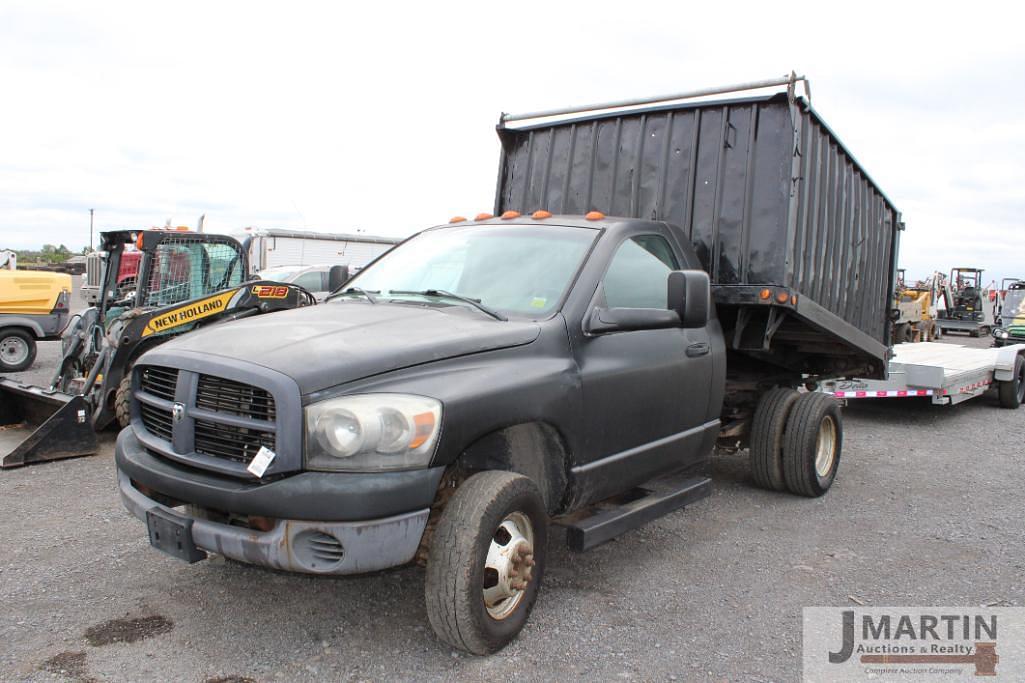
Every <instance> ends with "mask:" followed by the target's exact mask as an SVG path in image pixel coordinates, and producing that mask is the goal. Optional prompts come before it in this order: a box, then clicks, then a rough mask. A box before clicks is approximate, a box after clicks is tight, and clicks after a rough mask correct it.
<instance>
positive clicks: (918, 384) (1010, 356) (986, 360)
mask: <svg viewBox="0 0 1025 683" xmlns="http://www.w3.org/2000/svg"><path fill="white" fill-rule="evenodd" d="M994 387H995V388H996V389H997V393H998V395H999V397H1000V405H1002V406H1003V407H1005V408H1017V407H1018V406H1019V405H1021V404H1022V403H1025V344H1013V345H1010V346H1004V347H1001V348H989V349H979V348H972V347H968V346H960V345H957V344H940V343H935V342H923V343H921V344H901V345H900V346H897V347H895V353H894V356H893V358H892V359H891V360H890V364H889V378H888V379H885V380H864V379H851V380H829V381H826V382H823V383H822V385H821V387H820V391H822V392H825V393H827V394H830V395H832V396H835V397H836V398H839V399H863V398H915V397H923V396H927V397H931V398H932V402H933V403H935V404H938V405H954V404H957V403H961V402H962V401H967V400H969V399H972V398H975V397H976V396H981V395H982V394H984V393H986V391H988V390H989V389H991V388H994Z"/></svg>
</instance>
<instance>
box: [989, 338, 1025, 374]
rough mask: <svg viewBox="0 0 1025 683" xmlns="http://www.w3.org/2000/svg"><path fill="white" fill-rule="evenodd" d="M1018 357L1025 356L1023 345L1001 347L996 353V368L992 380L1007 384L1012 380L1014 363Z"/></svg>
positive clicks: (1024, 345)
mask: <svg viewBox="0 0 1025 683" xmlns="http://www.w3.org/2000/svg"><path fill="white" fill-rule="evenodd" d="M1019 355H1025V344H1013V345H1011V346H1002V347H1000V349H999V350H998V351H997V362H996V367H995V369H994V371H993V379H995V380H997V381H998V382H1009V381H1011V380H1013V379H1014V362H1015V359H1016V358H1017V357H1018V356H1019Z"/></svg>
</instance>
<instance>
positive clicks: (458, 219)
mask: <svg viewBox="0 0 1025 683" xmlns="http://www.w3.org/2000/svg"><path fill="white" fill-rule="evenodd" d="M465 220H466V218H465V217H464V216H452V218H449V219H448V222H449V223H462V222H463V221H465Z"/></svg>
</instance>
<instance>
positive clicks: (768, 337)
mask: <svg viewBox="0 0 1025 683" xmlns="http://www.w3.org/2000/svg"><path fill="white" fill-rule="evenodd" d="M792 85H793V84H792V82H791V89H790V91H789V94H788V93H779V94H777V95H771V96H763V97H746V98H742V99H726V100H719V101H711V102H710V101H701V102H691V103H678V102H677V103H673V104H664V103H663V104H652V103H651V102H652V101H647V102H648V104H646V106H643V107H632V108H630V109H628V110H625V111H624V110H622V109H620V110H617V111H613V112H611V113H609V111H605V112H600V113H591V114H581V113H579V112H577V113H574V112H570V111H568V110H561V111H559V112H558V113H557V114H556V115H555V116H552V115H551V114H552V112H547V113H546V112H539V113H538V114H528V115H524V116H521V117H510V116H504V117H503V119H502V121H501V122H500V123H499V126H498V134H499V137H500V138H501V142H502V159H501V167H500V170H499V178H498V188H497V192H496V199H495V208H496V214H498V213H501V212H503V211H506V210H515V211H520V212H522V213H527V212H531V211H534V210H537V209H546V210H548V211H551V212H552V213H556V214H560V213H561V214H582V213H586V212H588V211H591V210H596V211H601V212H603V213H605V214H607V215H609V216H626V217H632V218H643V219H651V220H659V221H666V222H668V223H672V224H674V225H676V226H678V227H680V228H682V230H683V231H684V232H685V233H686V234H687V235H689V236H690V239H691V240H692V241H693V243H694V245H695V247H696V249H697V252H698V254H699V256H700V257H701V260H702V263H703V265H704V267H705V269H706V270H707V271H708V273H709V275H710V276H711V278H712V283H713V291H714V297H715V299H716V304H717V308H718V311H719V317H720V320H722V322H723V326H724V329H725V330H726V332H727V339H728V340H729V342H730V347H731V348H732V349H733V350H735V351H741V352H743V353H744V354H745V355H747V356H749V357H753V358H756V359H760V360H764V361H768V362H770V363H774V364H776V365H778V366H780V367H782V368H787V369H789V370H791V371H794V370H799V371H801V372H803V373H807V374H811V375H821V376H830V375H832V376H838V375H857V376H859V377H876V378H878V377H883V376H885V373H886V360H887V355H888V348H889V345H890V339H889V328H890V325H889V324H888V313H889V310H890V309H891V308H892V305H893V304H892V296H893V295H892V292H893V291H894V278H895V272H896V259H897V247H898V235H899V230H900V229H902V227H903V226H902V224H901V220H900V214H899V213H898V211H897V210H896V208H894V206H893V204H892V203H891V202H890V201H889V199H887V197H886V196H885V195H884V194H883V193H882V191H880V189H879V188H878V187H877V186H876V185H875V183H874V182H873V181H872V179H871V178H869V177H868V175H867V174H866V173H865V171H864V170H863V169H862V168H861V166H860V165H859V164H858V162H857V161H856V160H855V159H854V157H853V156H852V155H851V154H850V152H848V151H847V149H846V148H845V147H844V146H843V144H842V143H841V142H840V141H839V140H838V139H837V137H836V136H835V135H834V134H833V132H832V131H831V130H830V129H829V128H828V127H827V126H826V124H825V123H824V122H823V121H822V119H821V118H819V116H818V115H817V114H816V113H815V111H814V110H813V109H812V108H811V107H810V105H809V104H808V102H807V101H806V100H805V99H803V98H800V97H796V98H795V97H794V96H793V89H792ZM677 99H678V97H677ZM599 107H600V105H596V106H595V107H589V108H587V109H586V110H587V111H591V110H594V109H597V108H599ZM546 114H548V116H545V115H546ZM766 290H767V291H766Z"/></svg>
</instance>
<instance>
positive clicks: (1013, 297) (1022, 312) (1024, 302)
mask: <svg viewBox="0 0 1025 683" xmlns="http://www.w3.org/2000/svg"><path fill="white" fill-rule="evenodd" d="M1001 315H1002V316H1003V317H1004V318H1005V321H1004V322H1005V323H1010V321H1011V320H1012V319H1014V318H1025V289H1011V290H1008V291H1007V295H1006V296H1005V297H1004V307H1003V313H1002V314H1001Z"/></svg>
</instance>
